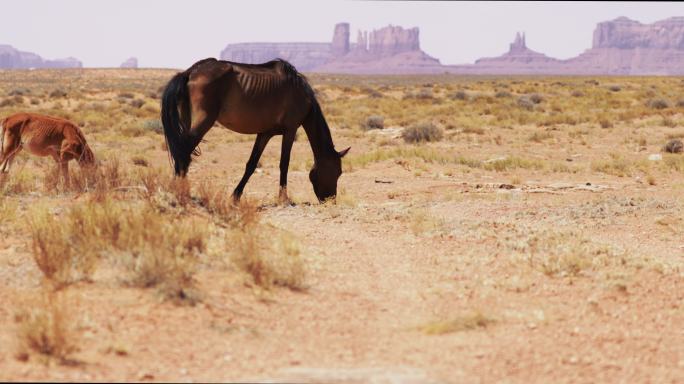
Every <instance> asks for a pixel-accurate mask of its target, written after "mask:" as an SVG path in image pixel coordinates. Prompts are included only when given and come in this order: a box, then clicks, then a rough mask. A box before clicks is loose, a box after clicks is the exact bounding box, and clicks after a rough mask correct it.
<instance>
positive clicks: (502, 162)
mask: <svg viewBox="0 0 684 384" xmlns="http://www.w3.org/2000/svg"><path fill="white" fill-rule="evenodd" d="M482 168H484V169H486V170H488V171H496V172H502V171H508V170H512V169H519V168H522V169H544V168H545V164H544V162H543V161H541V160H530V159H524V158H521V157H516V156H511V157H505V158H503V159H495V160H492V161H486V162H484V163H483V164H482Z"/></svg>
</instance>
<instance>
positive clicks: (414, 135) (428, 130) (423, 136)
mask: <svg viewBox="0 0 684 384" xmlns="http://www.w3.org/2000/svg"><path fill="white" fill-rule="evenodd" d="M401 137H402V138H403V139H404V141H405V142H407V143H422V142H432V141H440V140H442V138H444V131H443V130H442V129H441V128H439V127H437V126H436V125H434V124H432V123H418V124H414V125H412V126H410V127H408V128H406V129H404V130H403V131H402V132H401Z"/></svg>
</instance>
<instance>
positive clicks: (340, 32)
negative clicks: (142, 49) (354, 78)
mask: <svg viewBox="0 0 684 384" xmlns="http://www.w3.org/2000/svg"><path fill="white" fill-rule="evenodd" d="M418 35H419V31H418V28H411V29H404V28H402V27H398V26H392V25H390V26H387V27H385V28H381V29H379V30H374V31H372V32H370V33H369V32H368V31H359V32H358V35H357V40H356V43H351V42H350V30H349V23H339V24H337V25H335V29H334V31H333V38H332V41H331V42H330V43H240V44H229V45H228V46H226V48H225V49H224V50H223V51H222V52H221V59H223V60H228V61H234V62H242V63H252V64H256V63H263V62H266V61H269V60H273V59H275V58H282V59H285V60H288V61H290V62H291V63H292V64H293V65H294V66H295V67H297V69H299V70H300V71H305V72H341V73H425V72H427V73H430V72H432V71H435V70H437V71H439V67H441V64H440V63H439V60H437V59H435V58H433V57H430V56H428V55H427V54H425V53H424V52H423V51H421V50H420V43H419V39H418Z"/></svg>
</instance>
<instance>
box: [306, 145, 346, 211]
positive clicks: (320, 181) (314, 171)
mask: <svg viewBox="0 0 684 384" xmlns="http://www.w3.org/2000/svg"><path fill="white" fill-rule="evenodd" d="M349 149H350V148H347V149H345V150H344V151H341V152H335V153H334V154H333V155H332V156H327V157H325V158H323V159H319V160H317V161H316V162H315V163H314V166H313V168H311V171H310V172H309V180H311V185H313V189H314V193H315V194H316V197H318V201H320V202H323V201H325V200H327V199H330V198H334V197H335V196H337V179H339V178H340V175H342V158H343V157H344V155H346V154H347V152H349Z"/></svg>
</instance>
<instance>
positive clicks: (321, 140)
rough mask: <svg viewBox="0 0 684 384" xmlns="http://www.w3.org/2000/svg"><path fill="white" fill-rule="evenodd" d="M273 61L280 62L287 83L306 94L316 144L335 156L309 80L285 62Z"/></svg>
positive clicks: (326, 124) (327, 128)
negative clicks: (309, 103)
mask: <svg viewBox="0 0 684 384" xmlns="http://www.w3.org/2000/svg"><path fill="white" fill-rule="evenodd" d="M274 61H277V62H280V64H281V65H282V66H283V71H284V72H285V74H286V77H287V79H288V81H290V82H292V83H293V84H294V85H296V86H298V87H301V89H302V90H303V91H304V92H305V93H306V95H307V97H308V98H309V101H310V102H311V112H309V113H313V114H314V116H313V118H315V121H316V126H317V127H318V134H319V135H318V144H319V145H320V148H321V149H323V150H324V151H325V152H326V153H327V154H328V155H331V154H335V155H337V151H336V150H335V145H334V144H333V140H332V134H331V133H330V127H329V126H328V123H327V121H326V120H325V117H324V116H323V111H322V110H321V105H320V104H319V103H318V98H316V91H314V89H313V87H312V86H311V84H310V83H309V79H307V78H306V76H304V75H303V74H302V73H301V72H299V71H298V70H297V69H296V68H295V67H294V66H293V65H292V64H290V63H289V62H288V61H287V60H283V59H276V60H274Z"/></svg>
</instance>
